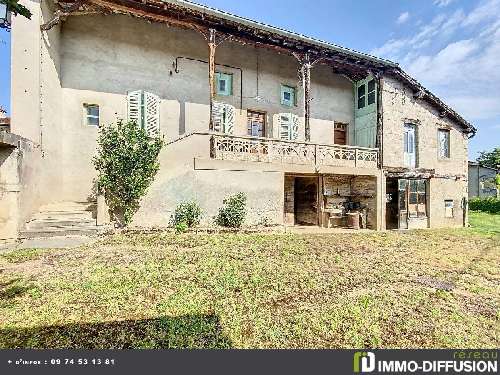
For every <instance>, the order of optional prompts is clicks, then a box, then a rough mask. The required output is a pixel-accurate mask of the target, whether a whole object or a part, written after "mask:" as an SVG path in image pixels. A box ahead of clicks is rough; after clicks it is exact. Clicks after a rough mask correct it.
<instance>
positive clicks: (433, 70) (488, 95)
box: [372, 0, 500, 123]
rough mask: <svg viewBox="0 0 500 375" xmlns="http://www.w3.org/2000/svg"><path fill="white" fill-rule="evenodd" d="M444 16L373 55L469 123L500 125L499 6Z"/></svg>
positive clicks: (496, 0)
mask: <svg viewBox="0 0 500 375" xmlns="http://www.w3.org/2000/svg"><path fill="white" fill-rule="evenodd" d="M435 3H437V1H436V2H435ZM440 12H441V13H439V12H438V14H436V15H435V16H434V18H432V19H431V21H430V22H428V23H422V25H420V26H418V27H416V30H414V31H413V33H412V34H410V35H408V36H399V37H392V38H391V39H389V40H387V42H385V43H384V44H383V45H382V46H380V47H378V48H375V49H373V50H372V53H373V54H375V55H378V56H381V57H386V58H388V59H391V60H393V61H396V62H399V63H400V64H401V65H402V67H403V68H404V69H405V70H406V71H408V73H409V74H411V75H412V76H413V77H415V78H416V79H417V80H418V81H420V82H422V83H423V84H424V86H426V87H427V88H429V89H430V90H431V91H432V92H434V93H435V94H436V95H438V96H440V97H441V98H442V99H443V100H444V101H445V102H447V103H448V104H450V105H451V106H452V108H454V109H455V110H457V111H458V112H459V113H461V114H462V115H463V116H464V117H465V118H467V119H468V120H470V121H472V122H474V121H479V120H480V121H483V120H488V121H492V120H493V121H494V122H495V123H498V121H499V120H500V105H499V103H500V90H497V89H496V86H495V84H492V83H495V82H500V69H499V68H498V67H499V65H498V62H499V61H500V0H483V1H481V2H479V4H477V5H475V7H473V8H472V9H471V10H470V11H468V12H465V11H464V10H462V9H458V10H454V11H444V12H442V11H440ZM402 31H403V30H401V31H400V32H402ZM404 31H406V32H412V31H411V30H404ZM396 35H397V34H396Z"/></svg>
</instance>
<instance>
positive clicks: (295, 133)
mask: <svg viewBox="0 0 500 375" xmlns="http://www.w3.org/2000/svg"><path fill="white" fill-rule="evenodd" d="M290 117H291V120H292V126H291V129H290V140H291V141H295V140H297V139H298V138H299V116H297V115H294V114H292V115H290Z"/></svg>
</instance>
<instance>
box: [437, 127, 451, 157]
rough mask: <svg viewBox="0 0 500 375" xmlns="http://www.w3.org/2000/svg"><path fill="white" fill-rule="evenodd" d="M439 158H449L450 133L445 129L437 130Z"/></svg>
mask: <svg viewBox="0 0 500 375" xmlns="http://www.w3.org/2000/svg"><path fill="white" fill-rule="evenodd" d="M438 143H439V145H438V146H439V157H440V158H441V159H448V158H449V157H450V131H449V130H447V129H439V130H438Z"/></svg>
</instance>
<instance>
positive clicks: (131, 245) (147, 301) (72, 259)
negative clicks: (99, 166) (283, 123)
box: [0, 214, 500, 348]
mask: <svg viewBox="0 0 500 375" xmlns="http://www.w3.org/2000/svg"><path fill="white" fill-rule="evenodd" d="M471 219H472V220H471V222H473V223H474V222H475V225H474V228H468V229H453V230H444V229H442V230H422V231H408V232H404V233H396V232H387V233H369V234H334V235H323V234H322V235H289V234H287V235H281V234H266V235H264V234H262V235H260V234H217V235H206V234H203V235H197V234H181V235H175V234H172V233H140V234H120V235H115V236H110V237H106V238H104V239H102V240H101V241H99V242H97V243H94V244H92V245H87V246H82V247H80V248H77V249H60V250H48V251H44V252H43V253H40V254H38V255H37V256H36V257H35V256H33V257H32V256H31V255H30V256H26V253H25V254H24V255H23V256H21V255H19V254H21V253H22V251H11V252H8V253H6V254H4V255H3V256H2V257H0V269H2V272H0V297H1V298H0V347H1V348H15V347H21V348H25V347H33V348H68V347H72V348H349V347H384V348H420V347H423V348H442V347H446V348H451V347H460V348H474V347H484V348H497V347H498V346H499V344H500V312H499V311H500V248H499V243H500V241H499V237H498V236H497V235H496V234H495V230H494V229H495V228H494V224H492V223H494V222H495V220H497V218H496V217H495V218H491V217H486V216H485V217H483V216H481V217H479V216H478V215H476V214H472V215H471ZM479 219H481V220H482V222H483V223H485V224H484V227H483V228H480V227H478V225H479V224H478V223H479ZM12 259H15V262H12ZM21 260H22V261H21ZM443 285H445V286H446V287H442V286H443ZM450 286H451V287H450Z"/></svg>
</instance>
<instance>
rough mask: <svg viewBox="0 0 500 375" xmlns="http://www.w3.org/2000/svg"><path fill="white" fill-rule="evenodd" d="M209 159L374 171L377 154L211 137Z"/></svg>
mask: <svg viewBox="0 0 500 375" xmlns="http://www.w3.org/2000/svg"><path fill="white" fill-rule="evenodd" d="M210 155H211V157H212V158H213V159H218V160H232V161H255V162H265V163H285V164H303V165H313V166H315V167H316V168H318V167H321V166H338V167H361V168H377V162H378V150H377V149H372V148H365V147H357V146H341V145H324V144H314V143H309V142H292V141H283V140H277V139H270V138H259V137H243V136H234V135H228V134H213V135H212V138H211V145H210Z"/></svg>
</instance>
